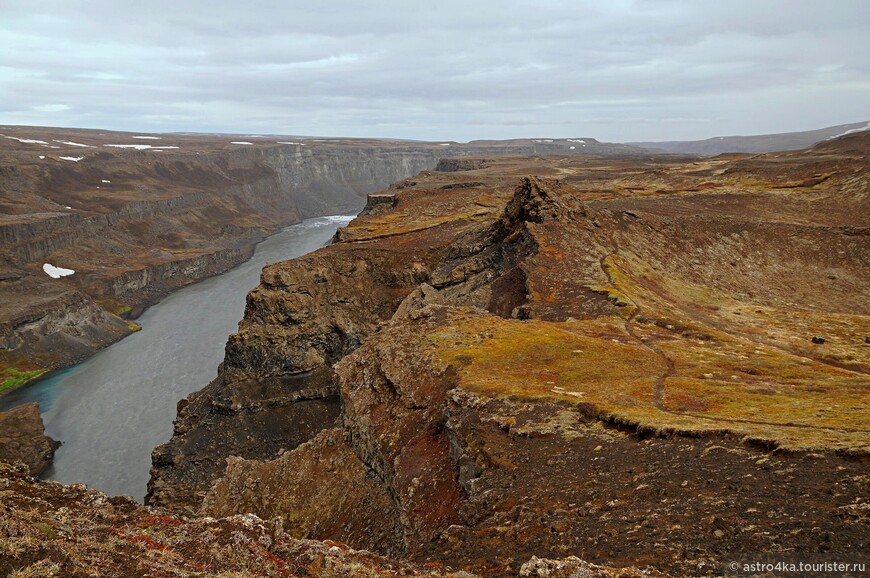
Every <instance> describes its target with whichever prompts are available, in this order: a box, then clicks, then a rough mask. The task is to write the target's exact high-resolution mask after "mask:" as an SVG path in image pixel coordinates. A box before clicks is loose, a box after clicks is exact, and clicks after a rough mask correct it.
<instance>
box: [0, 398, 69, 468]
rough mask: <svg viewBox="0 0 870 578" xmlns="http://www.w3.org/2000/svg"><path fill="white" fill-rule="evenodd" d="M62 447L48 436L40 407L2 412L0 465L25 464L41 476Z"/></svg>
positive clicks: (26, 405)
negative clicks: (55, 452)
mask: <svg viewBox="0 0 870 578" xmlns="http://www.w3.org/2000/svg"><path fill="white" fill-rule="evenodd" d="M58 447H60V442H57V441H55V440H53V439H51V438H50V437H48V436H47V435H45V426H43V424H42V418H41V417H40V415H39V404H36V403H27V404H24V405H19V406H18V407H15V408H12V409H10V410H9V411H4V412H0V462H6V463H9V464H15V463H19V462H20V463H23V464H25V465H26V466H27V470H28V472H29V473H30V475H31V476H38V475H39V474H41V473H42V472H43V471H45V468H47V467H48V466H49V465H50V464H51V459H52V458H53V457H54V451H55V450H56V449H57V448H58Z"/></svg>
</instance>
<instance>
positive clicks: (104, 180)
mask: <svg viewBox="0 0 870 578" xmlns="http://www.w3.org/2000/svg"><path fill="white" fill-rule="evenodd" d="M101 182H104V183H111V182H112V181H107V180H106V179H103V180H102V181H101Z"/></svg>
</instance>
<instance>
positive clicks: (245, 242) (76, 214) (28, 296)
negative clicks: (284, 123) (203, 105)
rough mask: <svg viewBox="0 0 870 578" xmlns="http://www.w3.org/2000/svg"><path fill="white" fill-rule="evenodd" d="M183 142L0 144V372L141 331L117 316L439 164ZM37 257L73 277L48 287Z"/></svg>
mask: <svg viewBox="0 0 870 578" xmlns="http://www.w3.org/2000/svg"><path fill="white" fill-rule="evenodd" d="M68 138H73V137H68ZM74 138H75V139H76V140H79V141H80V140H85V141H86V142H93V141H94V140H98V139H95V137H94V136H93V135H88V138H90V139H91V140H90V141H89V140H88V138H83V137H81V136H78V137H74ZM103 138H104V140H105V137H103ZM112 138H114V139H115V140H117V139H118V137H117V136H113V137H112ZM184 142H185V143H189V146H182V147H181V150H170V149H163V150H161V151H160V154H155V153H154V152H151V151H148V150H142V151H137V150H133V151H128V150H113V151H112V152H111V153H110V152H106V151H105V149H103V150H100V151H99V152H96V151H92V150H89V149H81V150H82V151H84V152H83V154H84V157H83V158H82V159H81V160H80V161H78V162H71V161H68V160H64V159H63V158H61V157H57V156H46V155H37V154H35V153H32V152H28V151H26V150H21V148H23V149H27V148H28V146H31V145H25V146H23V147H19V149H16V150H12V151H9V150H0V174H2V175H3V177H4V189H3V190H2V192H0V209H2V214H0V296H2V305H0V370H2V371H6V370H7V369H8V370H11V371H16V372H23V373H28V374H33V375H37V374H39V373H40V372H42V371H43V370H51V369H57V368H60V367H63V366H66V365H69V364H71V363H74V362H76V361H79V360H81V359H83V358H85V357H87V356H89V355H90V354H92V353H93V352H94V351H95V350H96V349H99V348H101V347H104V346H105V345H108V344H109V343H111V342H113V341H115V340H117V339H119V338H121V337H122V336H124V335H126V334H127V333H129V332H130V331H132V330H135V325H134V324H131V323H128V322H127V321H125V320H123V319H119V318H118V316H121V317H124V318H130V317H135V316H137V315H138V314H139V313H140V312H141V311H142V310H143V309H144V308H145V307H147V306H148V305H150V304H152V303H154V302H156V301H157V300H159V299H160V298H161V297H162V296H164V295H166V294H167V293H168V292H169V291H172V290H174V289H177V288H179V287H181V286H183V285H187V284H189V283H193V282H195V281H198V280H200V279H203V278H205V277H208V276H211V275H215V274H218V273H221V272H224V271H226V270H228V269H230V268H232V267H233V266H235V265H237V264H239V263H241V262H242V261H244V260H246V259H247V258H249V257H250V255H251V253H252V252H253V249H254V245H255V244H256V243H257V242H259V241H261V240H263V239H264V238H265V237H266V236H268V235H270V234H272V233H274V232H276V231H277V230H279V229H280V228H282V227H284V226H287V225H290V224H294V223H297V222H299V221H300V220H301V219H304V218H308V217H315V216H321V215H329V214H348V213H355V212H357V211H359V209H360V208H361V207H362V206H363V204H364V202H365V194H366V193H368V192H371V191H374V190H378V189H380V188H383V187H385V186H386V185H387V184H389V183H390V182H393V181H396V180H401V179H404V178H406V177H408V176H411V175H413V174H416V173H418V172H420V171H421V170H425V169H430V168H432V167H434V166H435V164H436V163H437V159H438V156H437V153H440V152H441V151H440V150H439V149H436V148H434V147H432V146H413V145H408V146H404V145H396V144H394V143H386V144H383V145H380V144H375V143H372V144H362V145H361V144H357V143H349V144H341V143H339V144H335V143H330V144H323V145H322V146H303V145H295V146H294V145H277V144H275V143H272V144H271V145H270V146H251V147H244V146H237V147H233V148H229V149H227V148H226V146H225V144H224V143H221V144H222V145H223V148H221V146H218V144H216V143H214V142H213V141H210V140H209V139H207V138H206V139H202V138H199V139H196V138H193V139H192V138H191V137H187V140H185V141H184ZM4 144H7V146H8V143H4ZM97 146H98V144H97V143H95V145H94V148H96V147H97ZM186 149H191V150H186ZM38 152H41V151H38ZM94 153H96V154H94ZM55 154H58V153H55ZM44 263H51V264H53V265H56V266H60V267H64V268H67V269H72V270H74V271H75V274H73V275H72V276H69V277H64V278H59V279H51V278H49V277H48V276H47V275H46V274H45V273H44V272H43V271H42V265H43V264H44Z"/></svg>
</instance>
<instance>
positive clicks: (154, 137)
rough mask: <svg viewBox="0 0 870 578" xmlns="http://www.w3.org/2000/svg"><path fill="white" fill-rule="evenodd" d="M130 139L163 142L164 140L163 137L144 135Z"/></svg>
mask: <svg viewBox="0 0 870 578" xmlns="http://www.w3.org/2000/svg"><path fill="white" fill-rule="evenodd" d="M130 138H141V139H147V140H162V139H163V137H162V136H144V135H139V136H132V137H130Z"/></svg>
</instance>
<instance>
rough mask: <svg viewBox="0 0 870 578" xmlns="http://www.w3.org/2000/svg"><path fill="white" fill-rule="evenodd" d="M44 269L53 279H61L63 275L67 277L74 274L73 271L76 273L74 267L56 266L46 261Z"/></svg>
mask: <svg viewBox="0 0 870 578" xmlns="http://www.w3.org/2000/svg"><path fill="white" fill-rule="evenodd" d="M42 270H43V271H45V274H46V275H48V276H49V277H51V278H52V279H60V278H61V277H66V276H67V275H72V274H73V273H75V271H73V270H72V269H64V268H63V267H55V266H54V265H52V264H51V263H46V264H45V265H43V266H42Z"/></svg>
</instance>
